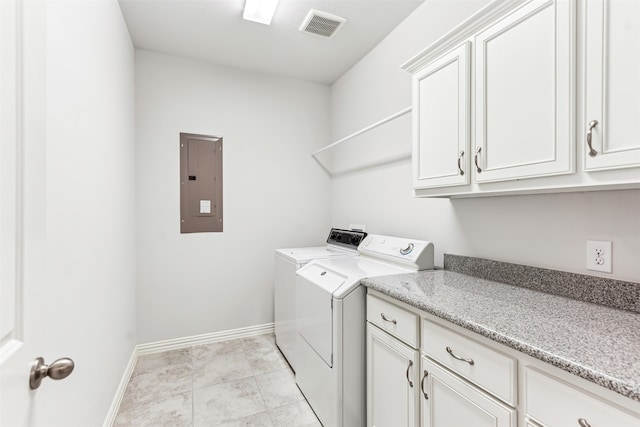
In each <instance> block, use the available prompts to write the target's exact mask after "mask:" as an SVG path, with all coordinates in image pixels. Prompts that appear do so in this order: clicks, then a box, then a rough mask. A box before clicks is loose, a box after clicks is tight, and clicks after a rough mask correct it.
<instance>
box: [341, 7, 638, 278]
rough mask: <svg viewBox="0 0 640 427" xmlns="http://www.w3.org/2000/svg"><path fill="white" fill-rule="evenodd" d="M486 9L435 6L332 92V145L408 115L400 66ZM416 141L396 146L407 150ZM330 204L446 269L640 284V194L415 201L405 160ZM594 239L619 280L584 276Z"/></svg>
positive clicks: (368, 173) (353, 181) (365, 176)
mask: <svg viewBox="0 0 640 427" xmlns="http://www.w3.org/2000/svg"><path fill="white" fill-rule="evenodd" d="M485 4H487V1H485V0H476V1H474V0H472V1H455V2H451V1H440V0H435V1H434V0H427V1H426V2H425V3H424V4H423V5H422V6H421V7H420V8H418V9H417V10H416V11H415V12H414V13H413V14H412V15H411V16H409V17H408V18H407V19H406V20H405V21H404V22H403V23H402V24H401V25H400V26H399V27H398V28H396V30H394V32H392V33H391V34H390V35H389V36H388V37H387V38H386V39H385V40H384V41H383V42H381V43H380V44H379V45H378V46H377V47H376V48H375V49H374V50H373V51H371V52H370V53H369V54H368V55H367V56H366V57H365V58H363V59H362V60H361V61H360V62H359V63H358V64H357V65H356V66H354V67H353V68H352V69H351V70H350V71H349V72H347V73H346V74H345V75H344V76H342V77H341V78H340V79H339V80H338V81H337V82H336V83H335V84H334V85H333V86H332V89H331V119H332V136H333V139H334V140H335V139H339V138H341V137H343V136H345V135H348V134H350V133H352V132H354V131H356V130H358V129H360V128H362V127H364V126H367V125H369V124H371V123H373V122H376V121H378V120H380V119H381V118H384V117H386V116H389V115H390V114H392V113H394V112H397V111H399V110H402V109H403V108H405V107H407V106H409V105H410V104H411V86H410V85H411V83H410V77H409V74H407V73H405V72H404V71H402V70H400V68H399V67H400V65H401V64H402V63H404V62H405V61H406V60H407V59H409V58H410V57H412V56H413V55H414V54H416V53H418V52H419V51H420V50H422V49H423V48H424V47H426V46H428V45H429V44H430V43H432V42H433V41H435V40H436V39H437V38H439V37H440V36H442V35H443V34H445V33H446V32H447V31H448V30H450V29H451V28H453V27H454V26H455V25H457V24H458V23H460V22H462V21H463V20H464V19H466V18H467V17H469V16H471V15H472V14H473V13H474V12H475V11H477V10H479V9H480V8H481V7H482V6H484V5H485ZM408 134H409V132H403V133H401V135H402V136H401V137H400V138H399V139H398V140H394V141H390V143H393V144H404V145H406V147H407V149H408V147H409V146H410V144H411V142H410V140H409V139H410V138H408V137H407V135H408ZM370 137H371V138H372V139H375V134H374V133H372V134H371V136H370ZM331 196H332V213H331V218H332V223H333V224H335V225H336V226H340V225H346V224H349V223H359V224H365V225H366V226H367V229H368V230H369V231H370V232H374V233H381V234H391V235H400V236H408V237H415V238H422V239H427V240H432V241H433V242H434V244H435V247H436V264H437V265H439V266H442V256H443V253H453V254H459V255H468V256H477V257H482V258H489V259H494V260H500V261H507V262H515V263H521V264H527V265H534V266H539V267H546V268H552V269H557V270H563V271H571V272H577V273H583V274H590V275H600V276H603V277H611V278H617V279H621V280H631V281H640V263H638V254H640V214H639V212H640V190H628V191H613V192H593V193H572V194H553V195H536V196H511V197H491V198H478V199H465V200H451V201H450V200H447V199H416V198H413V197H412V196H411V165H410V162H409V160H408V159H407V160H404V161H400V162H395V163H391V164H387V165H384V166H380V167H376V168H369V169H365V170H362V171H359V172H356V173H351V174H342V175H339V176H336V177H335V178H334V179H333V180H332V186H331ZM587 239H594V240H611V241H613V274H610V275H609V274H604V273H596V272H589V271H587V270H586V269H585V257H586V255H585V253H586V240H587Z"/></svg>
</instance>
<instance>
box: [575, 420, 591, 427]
mask: <svg viewBox="0 0 640 427" xmlns="http://www.w3.org/2000/svg"><path fill="white" fill-rule="evenodd" d="M578 425H579V426H580V427H591V424H589V423H588V422H587V420H585V419H584V418H578Z"/></svg>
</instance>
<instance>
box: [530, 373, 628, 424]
mask: <svg viewBox="0 0 640 427" xmlns="http://www.w3.org/2000/svg"><path fill="white" fill-rule="evenodd" d="M524 376H525V391H524V395H525V396H524V397H525V404H524V410H525V412H526V415H527V417H528V418H531V419H534V420H536V421H537V422H538V423H539V424H540V425H543V426H545V427H563V426H576V427H599V426H615V427H638V426H640V419H638V417H637V416H633V415H631V414H629V413H628V412H626V411H624V410H622V409H618V408H616V407H614V406H612V405H610V404H608V403H605V402H603V401H602V400H601V399H598V398H597V397H596V396H593V395H591V394H590V393H588V392H585V391H582V390H580V389H579V388H577V387H575V386H573V385H572V384H568V383H566V382H564V381H562V380H560V379H558V378H555V377H552V376H550V375H548V374H546V373H544V372H541V371H539V370H537V369H533V368H526V369H525V371H524Z"/></svg>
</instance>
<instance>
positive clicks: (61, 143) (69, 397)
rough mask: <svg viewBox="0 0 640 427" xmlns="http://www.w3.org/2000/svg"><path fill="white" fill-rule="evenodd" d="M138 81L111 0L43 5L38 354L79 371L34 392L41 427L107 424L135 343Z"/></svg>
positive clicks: (118, 14) (127, 41) (126, 36)
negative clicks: (42, 336)
mask: <svg viewBox="0 0 640 427" xmlns="http://www.w3.org/2000/svg"><path fill="white" fill-rule="evenodd" d="M42 31H45V30H44V28H43V29H42ZM134 78H135V74H134V49H133V45H132V43H131V40H130V38H129V33H128V31H127V28H126V26H125V23H124V20H123V18H122V15H121V12H120V8H119V6H118V4H117V2H116V1H115V0H101V1H91V2H80V1H56V2H47V5H46V101H44V100H43V101H44V102H46V104H45V105H46V138H45V141H43V148H44V150H45V152H46V153H45V155H46V164H45V168H46V172H45V177H46V191H45V194H43V195H42V197H43V198H44V201H45V211H44V212H42V213H41V215H43V216H44V221H45V224H46V233H45V236H42V237H44V239H45V242H44V244H45V258H46V263H45V265H44V266H41V268H42V267H44V268H45V271H46V273H45V274H44V277H45V283H43V284H42V290H43V292H44V293H45V294H46V298H44V300H45V301H46V304H44V305H42V306H40V307H38V311H39V314H40V316H41V322H42V324H41V325H40V327H41V328H44V329H45V331H46V342H45V343H44V345H43V346H42V349H43V354H34V355H33V357H35V356H43V357H44V358H45V361H46V362H52V361H53V360H55V359H57V358H59V357H63V356H68V357H71V358H73V359H74V361H75V363H76V368H75V371H74V372H73V374H72V375H71V376H70V377H69V378H68V379H66V380H64V381H61V382H56V383H53V382H51V381H50V380H45V382H43V384H42V387H41V388H40V389H38V390H37V391H36V392H35V393H32V396H33V397H34V405H35V406H36V407H39V408H40V409H42V410H41V411H39V412H38V418H37V419H36V420H35V421H34V420H32V422H33V425H47V426H54V425H60V426H97V425H101V424H102V422H103V421H104V419H105V415H106V414H107V411H108V409H109V406H110V405H111V402H112V399H113V396H114V393H115V391H116V389H117V387H118V384H119V382H120V379H121V377H122V373H123V371H124V370H125V367H126V365H127V363H128V361H129V358H130V356H131V353H132V351H133V348H134V346H135V344H136V337H135V233H134V225H135V221H134V215H135V211H134V207H135V204H134V177H135V176H134V144H133V142H134ZM32 196H33V195H30V197H32ZM27 339H29V337H27ZM25 387H26V371H25Z"/></svg>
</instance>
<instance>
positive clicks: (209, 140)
mask: <svg viewBox="0 0 640 427" xmlns="http://www.w3.org/2000/svg"><path fill="white" fill-rule="evenodd" d="M220 231H222V137H220V136H208V135H195V134H190V133H181V134H180V233H204V232H220Z"/></svg>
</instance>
